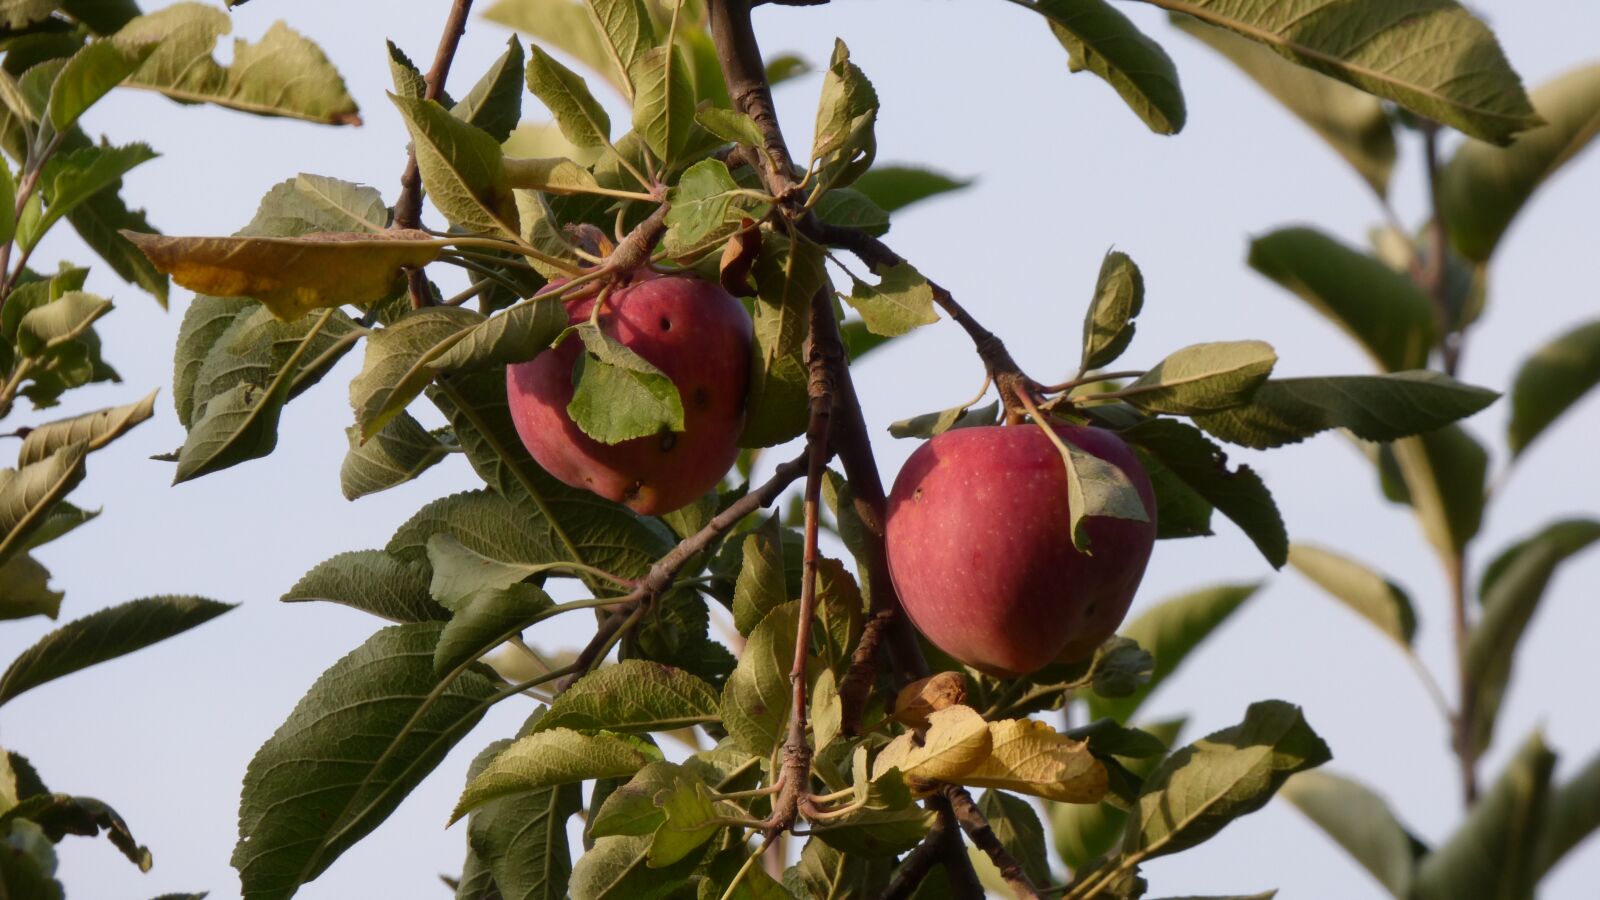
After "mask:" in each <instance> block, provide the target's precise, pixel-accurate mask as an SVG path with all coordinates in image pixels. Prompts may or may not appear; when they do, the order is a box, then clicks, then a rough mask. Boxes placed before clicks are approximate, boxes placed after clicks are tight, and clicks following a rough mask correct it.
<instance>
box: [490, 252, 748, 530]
mask: <svg viewBox="0 0 1600 900" xmlns="http://www.w3.org/2000/svg"><path fill="white" fill-rule="evenodd" d="M593 308H594V295H593V294H592V293H589V294H588V295H586V296H580V297H578V298H575V299H573V300H569V301H567V314H568V316H569V318H570V320H571V321H573V322H580V321H584V320H586V319H587V318H588V317H589V314H590V312H591V310H592V309H593ZM600 329H601V331H603V332H604V333H605V334H607V335H609V336H611V337H613V338H615V339H616V340H617V341H619V342H620V343H622V344H623V345H624V346H626V347H628V348H629V349H630V350H632V351H633V352H635V353H637V354H639V356H641V357H643V358H644V359H645V360H647V361H649V362H650V363H651V364H653V365H654V366H655V367H656V368H658V369H660V370H661V371H662V373H663V374H665V375H666V376H667V377H668V378H669V379H671V380H672V383H673V384H675V385H677V388H678V395H679V398H680V399H681V400H682V402H683V424H684V430H683V431H674V432H663V433H661V434H658V435H649V436H647V437H641V438H634V439H633V440H629V441H623V442H622V443H620V444H602V443H600V442H599V441H596V440H594V439H593V438H591V437H589V436H588V435H586V434H584V433H583V431H582V430H580V429H579V428H578V426H577V424H576V423H574V422H573V421H572V417H571V416H569V415H568V414H567V404H568V403H570V402H572V393H573V385H572V366H573V363H574V362H575V361H576V360H577V358H578V353H579V352H580V351H581V350H582V343H581V342H580V341H579V340H578V339H577V338H576V337H569V338H568V339H567V340H565V341H563V342H562V343H561V345H560V346H559V347H557V348H555V349H554V350H550V351H546V352H544V353H541V354H540V355H539V356H537V357H535V358H534V359H533V360H531V361H530V362H525V363H519V364H516V365H512V366H508V367H507V368H506V391H507V393H508V395H509V400H510V404H511V418H512V421H514V422H515V423H516V426H517V434H519V435H520V436H521V437H522V443H523V444H525V445H526V446H527V448H528V452H529V453H531V454H532V455H533V458H534V460H536V461H537V462H538V463H539V465H540V466H543V467H544V469H545V470H546V471H548V472H549V473H550V474H551V475H554V476H555V477H556V478H558V479H560V480H561V481H563V482H565V483H566V484H569V485H571V486H573V487H578V488H585V489H587V490H590V491H593V492H595V493H596V494H599V495H600V496H602V497H605V498H607V499H609V500H615V501H618V502H620V503H624V504H627V506H628V507H629V508H631V509H632V510H633V511H634V512H637V513H641V514H644V515H659V514H662V513H666V512H671V511H672V510H674V509H677V508H679V507H681V506H684V505H686V504H688V503H690V502H692V501H693V500H695V499H696V498H698V497H699V496H700V495H702V494H704V493H705V492H706V491H708V490H710V489H711V488H713V487H715V486H716V485H717V484H718V482H720V481H721V480H722V477H723V476H724V475H726V474H727V472H728V469H729V468H730V467H731V466H732V465H733V462H734V459H735V458H736V457H737V456H738V455H739V447H738V439H739V433H740V431H741V430H742V429H743V427H744V408H745V394H746V391H747V388H748V384H749V378H750V344H751V324H750V316H749V314H748V313H746V312H745V309H744V306H743V304H741V303H740V302H739V301H738V300H736V299H734V298H733V297H732V296H730V295H729V294H728V293H727V292H726V291H724V290H722V289H721V288H720V287H717V286H716V285H712V284H708V283H706V282H704V281H701V280H699V279H697V278H691V277H688V276H683V275H671V276H658V275H655V274H654V273H650V272H641V273H639V274H638V275H636V276H635V277H634V280H633V281H632V283H630V284H629V285H627V286H626V287H623V288H620V289H616V290H613V291H612V292H611V293H610V295H609V296H608V297H607V298H606V302H605V306H604V308H603V309H602V310H601V312H600Z"/></svg>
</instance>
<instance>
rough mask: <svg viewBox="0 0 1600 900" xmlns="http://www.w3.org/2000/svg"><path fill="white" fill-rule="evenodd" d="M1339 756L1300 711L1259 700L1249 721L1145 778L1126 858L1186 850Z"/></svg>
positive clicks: (1172, 759) (1174, 758)
mask: <svg viewBox="0 0 1600 900" xmlns="http://www.w3.org/2000/svg"><path fill="white" fill-rule="evenodd" d="M1331 758H1332V755H1331V754H1330V753H1329V752H1328V745H1327V744H1324V743H1323V742H1322V739H1321V738H1319V737H1317V734H1316V732H1314V731H1312V730H1311V726H1310V725H1308V724H1306V720H1305V717H1304V716H1303V715H1302V714H1301V712H1300V708H1299V707H1297V706H1293V705H1291V704H1288V703H1284V702H1283V701H1281V700H1265V701H1262V702H1260V703H1252V704H1251V705H1250V708H1249V709H1248V710H1246V711H1245V717H1244V721H1243V722H1241V723H1240V724H1238V725H1235V726H1233V727H1231V728H1225V729H1223V730H1221V731H1217V732H1213V733H1212V734H1209V735H1207V736H1205V737H1204V738H1201V739H1200V740H1198V741H1196V742H1194V743H1193V744H1190V745H1189V746H1187V747H1184V748H1183V749H1182V750H1179V751H1178V752H1176V753H1174V754H1172V756H1170V757H1168V758H1167V760H1166V761H1165V762H1163V763H1162V764H1161V765H1160V766H1158V767H1157V768H1156V770H1155V771H1154V772H1152V773H1151V774H1150V777H1149V778H1148V779H1146V780H1145V783H1144V788H1143V790H1141V791H1140V794H1139V802H1138V805H1137V807H1136V808H1135V814H1134V815H1133V816H1132V817H1130V818H1129V820H1128V832H1127V837H1126V838H1125V839H1124V844H1123V852H1124V854H1125V856H1124V859H1127V858H1129V857H1134V856H1136V857H1138V858H1139V859H1152V858H1154V857H1157V856H1162V855H1165V854H1168V853H1176V852H1178V851H1180V850H1186V849H1188V848H1190V847H1193V846H1195V845H1196V844H1199V843H1202V842H1204V841H1206V840H1207V839H1209V838H1211V837H1212V836H1213V835H1215V834H1216V833H1217V832H1219V831H1221V830H1222V829H1223V827H1224V826H1226V825H1227V824H1228V823H1229V822H1231V821H1233V820H1234V819H1237V818H1238V817H1240V816H1243V815H1247V814H1249V813H1252V812H1255V811H1256V810H1258V809H1260V808H1261V807H1263V806H1265V805H1266V804H1267V801H1268V800H1270V799H1272V795H1273V793H1275V792H1276V791H1277V790H1278V788H1279V787H1280V786H1282V784H1283V782H1284V781H1285V780H1286V779H1287V778H1288V777H1289V776H1290V775H1293V774H1295V773H1296V772H1303V771H1305V770H1306V769H1311V768H1315V767H1317V766H1320V765H1322V764H1323V763H1325V762H1327V761H1328V760H1329V759H1331Z"/></svg>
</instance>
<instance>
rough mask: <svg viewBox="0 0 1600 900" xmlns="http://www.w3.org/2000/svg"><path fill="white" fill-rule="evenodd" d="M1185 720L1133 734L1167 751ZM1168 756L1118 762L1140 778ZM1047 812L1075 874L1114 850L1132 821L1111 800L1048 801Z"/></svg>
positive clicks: (1093, 726) (1092, 726) (1076, 732)
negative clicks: (1080, 801)
mask: <svg viewBox="0 0 1600 900" xmlns="http://www.w3.org/2000/svg"><path fill="white" fill-rule="evenodd" d="M1108 721H1110V720H1108V719H1101V720H1099V721H1098V722H1094V723H1091V724H1090V725H1087V726H1084V727H1083V728H1081V729H1074V730H1073V731H1072V732H1069V734H1071V735H1073V736H1074V737H1077V736H1079V732H1092V731H1094V730H1096V729H1097V728H1098V727H1099V726H1100V724H1101V723H1102V722H1108ZM1185 721H1186V720H1184V719H1182V718H1179V719H1170V720H1166V721H1161V722H1156V723H1153V724H1150V725H1145V726H1143V727H1144V730H1143V731H1135V732H1133V733H1134V734H1143V735H1147V736H1150V737H1153V738H1154V739H1155V740H1156V741H1158V742H1159V743H1160V744H1161V745H1162V747H1163V748H1165V747H1166V746H1168V745H1170V744H1172V743H1173V742H1174V741H1176V740H1177V739H1178V734H1179V733H1180V732H1181V731H1182V730H1183V726H1184V724H1185ZM1088 739H1089V741H1090V749H1091V750H1095V745H1094V737H1093V734H1092V733H1091V734H1089V735H1088ZM1096 752H1097V753H1098V751H1096ZM1165 753H1166V751H1165V749H1163V750H1161V751H1160V752H1158V753H1156V754H1154V755H1151V756H1146V757H1141V758H1130V757H1118V758H1116V763H1117V765H1120V766H1121V767H1123V768H1124V769H1127V770H1128V771H1129V772H1131V773H1133V775H1135V776H1136V777H1139V778H1143V777H1144V776H1146V775H1148V774H1149V773H1150V771H1151V770H1152V769H1154V768H1155V767H1156V765H1157V764H1159V763H1160V762H1161V760H1162V759H1163V758H1164V756H1165ZM1108 768H1109V766H1108ZM1118 802H1120V801H1118ZM1045 810H1046V812H1047V813H1048V815H1049V819H1050V833H1051V840H1052V844H1053V846H1054V847H1055V851H1056V853H1058V854H1060V856H1061V860H1062V861H1063V862H1065V863H1066V864H1067V867H1068V868H1069V869H1071V870H1073V871H1075V872H1076V871H1079V870H1084V869H1085V867H1086V866H1087V865H1088V864H1090V863H1092V862H1094V861H1095V860H1097V859H1098V858H1100V857H1101V856H1103V855H1105V854H1106V853H1107V852H1108V851H1110V850H1111V848H1112V847H1114V846H1115V845H1116V844H1117V842H1118V841H1119V840H1120V839H1121V837H1122V833H1123V831H1124V830H1125V827H1126V825H1127V820H1128V813H1127V811H1126V810H1125V809H1123V808H1121V807H1120V806H1118V805H1117V804H1116V803H1113V802H1112V801H1111V800H1102V801H1100V802H1099V803H1093V804H1087V803H1059V802H1047V803H1046V804H1045Z"/></svg>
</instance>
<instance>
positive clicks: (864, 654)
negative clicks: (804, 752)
mask: <svg viewBox="0 0 1600 900" xmlns="http://www.w3.org/2000/svg"><path fill="white" fill-rule="evenodd" d="M892 622H894V610H892V609H880V610H878V611H877V612H875V613H873V614H872V618H870V619H868V620H867V625H866V627H865V628H863V629H861V640H859V641H857V642H856V649H855V651H854V652H853V653H851V654H850V668H848V669H846V670H845V673H844V679H843V680H842V681H840V682H839V706H840V707H841V709H842V712H841V714H840V717H839V718H840V722H841V723H842V724H841V726H840V731H842V732H843V733H844V735H845V737H855V736H856V735H859V734H860V733H861V716H862V714H863V713H865V712H866V709H867V700H868V699H869V698H871V696H872V685H873V682H875V681H877V680H878V647H879V646H880V645H882V644H883V638H884V635H886V634H887V633H888V631H889V625H890V624H891V623H892Z"/></svg>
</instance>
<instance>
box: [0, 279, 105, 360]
mask: <svg viewBox="0 0 1600 900" xmlns="http://www.w3.org/2000/svg"><path fill="white" fill-rule="evenodd" d="M109 312H111V301H110V300H106V299H104V298H102V297H96V296H95V295H93V294H85V293H83V292H82V291H68V292H67V293H65V294H62V295H61V296H60V297H58V298H56V299H55V300H52V301H50V302H49V303H46V304H45V305H43V306H36V307H34V308H33V309H30V310H28V312H27V313H25V314H24V315H23V316H22V321H21V322H20V323H19V325H18V327H17V352H18V353H20V354H22V355H23V356H44V355H46V354H48V353H50V352H51V351H53V350H56V349H58V348H60V347H62V346H64V345H66V344H69V343H71V342H73V341H75V340H77V339H78V338H80V337H83V336H84V334H85V333H86V332H88V330H89V326H91V325H93V324H94V323H95V320H96V319H99V318H100V317H101V316H104V315H105V314H106V313H109Z"/></svg>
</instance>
